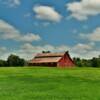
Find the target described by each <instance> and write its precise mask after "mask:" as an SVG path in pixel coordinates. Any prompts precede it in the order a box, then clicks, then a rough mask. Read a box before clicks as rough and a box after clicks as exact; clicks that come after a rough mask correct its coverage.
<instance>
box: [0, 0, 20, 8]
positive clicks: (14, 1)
mask: <svg viewBox="0 0 100 100" xmlns="http://www.w3.org/2000/svg"><path fill="white" fill-rule="evenodd" d="M1 2H2V4H4V5H6V6H9V7H17V6H19V5H20V4H21V0H1Z"/></svg>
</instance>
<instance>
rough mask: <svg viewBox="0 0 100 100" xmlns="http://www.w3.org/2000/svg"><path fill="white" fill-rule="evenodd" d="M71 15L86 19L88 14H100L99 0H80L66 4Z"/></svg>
mask: <svg viewBox="0 0 100 100" xmlns="http://www.w3.org/2000/svg"><path fill="white" fill-rule="evenodd" d="M66 7H67V10H69V11H70V12H71V17H74V18H76V19H78V20H86V19H88V17H89V16H95V15H98V14H100V0H81V1H75V2H72V3H68V4H66Z"/></svg>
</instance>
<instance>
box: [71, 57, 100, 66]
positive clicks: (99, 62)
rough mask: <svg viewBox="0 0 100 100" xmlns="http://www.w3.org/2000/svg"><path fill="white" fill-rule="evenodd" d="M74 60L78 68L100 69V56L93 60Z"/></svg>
mask: <svg viewBox="0 0 100 100" xmlns="http://www.w3.org/2000/svg"><path fill="white" fill-rule="evenodd" d="M73 60H74V62H75V64H76V66H78V67H100V56H98V57H93V58H92V59H80V58H73Z"/></svg>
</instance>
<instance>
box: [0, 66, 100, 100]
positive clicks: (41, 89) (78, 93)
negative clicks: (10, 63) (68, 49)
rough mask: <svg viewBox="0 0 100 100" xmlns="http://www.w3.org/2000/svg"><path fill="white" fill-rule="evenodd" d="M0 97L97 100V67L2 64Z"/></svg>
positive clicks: (99, 83)
mask: <svg viewBox="0 0 100 100" xmlns="http://www.w3.org/2000/svg"><path fill="white" fill-rule="evenodd" d="M0 100H100V69H98V68H74V69H59V68H33V67H31V68H28V67H22V68H21V67H19V68H13V67H11V68H3V67H2V68H0Z"/></svg>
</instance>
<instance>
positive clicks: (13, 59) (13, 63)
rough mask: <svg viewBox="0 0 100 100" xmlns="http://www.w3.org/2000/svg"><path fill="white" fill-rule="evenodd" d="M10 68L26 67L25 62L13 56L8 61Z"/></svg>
mask: <svg viewBox="0 0 100 100" xmlns="http://www.w3.org/2000/svg"><path fill="white" fill-rule="evenodd" d="M7 63H8V66H24V64H25V60H24V59H21V58H19V56H16V55H13V54H11V55H10V56H9V57H8V59H7Z"/></svg>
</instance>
